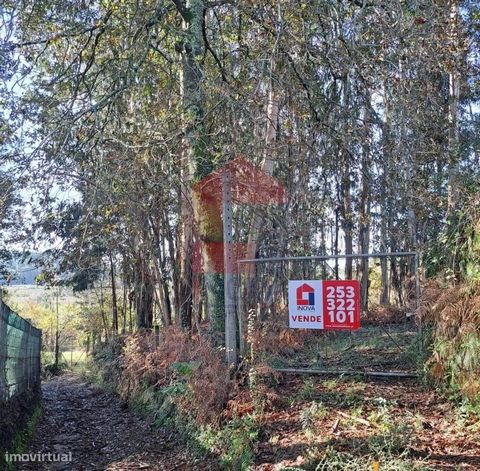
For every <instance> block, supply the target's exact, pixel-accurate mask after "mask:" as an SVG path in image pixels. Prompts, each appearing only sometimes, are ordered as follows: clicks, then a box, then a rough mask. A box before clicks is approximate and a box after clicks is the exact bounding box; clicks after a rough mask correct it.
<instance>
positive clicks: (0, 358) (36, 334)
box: [0, 300, 42, 401]
mask: <svg viewBox="0 0 480 471" xmlns="http://www.w3.org/2000/svg"><path fill="white" fill-rule="evenodd" d="M41 338H42V332H41V330H39V329H36V328H35V327H33V326H32V324H30V322H28V321H26V320H25V319H23V318H22V317H20V316H19V315H18V314H16V313H15V312H13V311H12V310H11V309H10V308H9V307H8V306H7V305H6V304H4V303H3V302H2V301H1V300H0V400H1V401H7V400H9V399H11V398H12V397H14V396H16V395H17V394H20V393H22V392H25V391H27V390H29V389H34V388H36V387H37V386H38V385H39V383H40V347H41Z"/></svg>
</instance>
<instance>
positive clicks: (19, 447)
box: [0, 404, 43, 471]
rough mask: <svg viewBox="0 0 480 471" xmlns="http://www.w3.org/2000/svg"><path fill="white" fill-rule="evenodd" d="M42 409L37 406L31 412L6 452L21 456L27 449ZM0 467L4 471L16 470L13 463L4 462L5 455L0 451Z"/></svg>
mask: <svg viewBox="0 0 480 471" xmlns="http://www.w3.org/2000/svg"><path fill="white" fill-rule="evenodd" d="M42 414H43V409H42V406H41V405H40V404H39V405H37V406H36V407H35V409H34V410H33V412H32V414H31V416H30V417H29V419H28V420H27V423H26V425H25V427H24V428H23V430H21V431H19V432H18V433H17V434H16V435H15V437H14V438H13V441H12V444H11V446H10V447H9V449H8V450H7V451H8V453H9V454H22V453H25V451H26V450H27V449H28V443H29V442H30V439H31V438H32V436H33V434H34V433H35V430H36V428H37V426H38V423H39V422H40V419H41V418H42ZM0 453H1V455H0V465H2V467H3V468H2V469H3V470H4V471H14V470H15V469H16V464H15V463H13V462H5V453H4V452H3V450H0Z"/></svg>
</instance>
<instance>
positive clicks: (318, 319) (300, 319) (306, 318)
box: [292, 316, 322, 322]
mask: <svg viewBox="0 0 480 471" xmlns="http://www.w3.org/2000/svg"><path fill="white" fill-rule="evenodd" d="M292 320H293V321H294V322H322V316H292Z"/></svg>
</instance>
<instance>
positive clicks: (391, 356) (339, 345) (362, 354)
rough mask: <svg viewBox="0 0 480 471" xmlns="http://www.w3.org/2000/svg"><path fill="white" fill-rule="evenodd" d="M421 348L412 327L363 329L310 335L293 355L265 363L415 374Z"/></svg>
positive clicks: (419, 362) (370, 326) (281, 365)
mask: <svg viewBox="0 0 480 471" xmlns="http://www.w3.org/2000/svg"><path fill="white" fill-rule="evenodd" d="M421 345H422V344H421V339H420V337H419V335H418V332H417V329H416V326H415V325H414V324H413V323H405V324H387V325H382V326H380V325H375V326H374V325H365V326H362V327H361V329H360V330H358V331H353V332H346V331H329V332H322V333H321V334H320V335H318V334H316V333H315V334H311V335H309V337H307V339H306V340H305V344H304V346H303V348H301V349H300V350H299V351H297V352H296V353H295V354H293V355H289V356H287V355H279V354H276V355H273V356H271V358H269V359H268V362H269V364H270V365H271V366H272V367H274V368H288V367H308V368H313V369H321V370H331V371H335V370H348V371H358V372H361V371H362V370H365V369H367V370H378V371H381V370H385V371H390V370H393V371H418V369H419V367H421V365H422V364H423V362H424V360H425V356H424V355H423V354H422V349H421Z"/></svg>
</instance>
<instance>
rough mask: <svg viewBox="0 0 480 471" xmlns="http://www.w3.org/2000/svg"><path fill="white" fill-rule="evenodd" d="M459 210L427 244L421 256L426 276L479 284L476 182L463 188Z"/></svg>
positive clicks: (479, 228)
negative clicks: (423, 254)
mask: <svg viewBox="0 0 480 471" xmlns="http://www.w3.org/2000/svg"><path fill="white" fill-rule="evenodd" d="M464 190H465V192H464V195H463V196H462V202H461V203H460V207H459V208H458V209H457V210H456V211H455V213H454V214H453V215H452V216H451V217H450V219H449V220H448V221H447V224H446V226H445V229H444V231H443V232H442V233H440V234H439V235H438V237H437V240H436V243H434V244H430V245H429V247H428V248H427V252H426V254H425V257H424V265H425V269H426V275H427V276H428V277H434V276H437V275H439V274H442V275H443V276H444V277H445V279H446V280H448V281H455V280H457V281H458V280H468V281H473V282H475V281H480V269H479V267H480V206H479V200H480V193H479V192H478V182H471V183H470V184H469V185H466V186H465V189H464Z"/></svg>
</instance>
